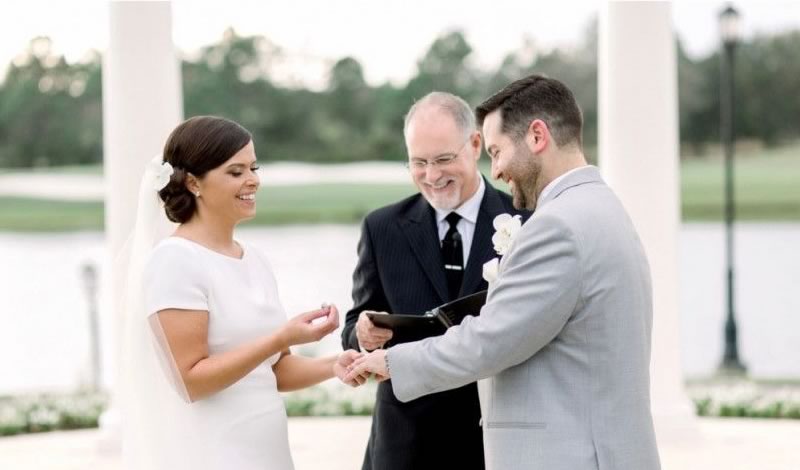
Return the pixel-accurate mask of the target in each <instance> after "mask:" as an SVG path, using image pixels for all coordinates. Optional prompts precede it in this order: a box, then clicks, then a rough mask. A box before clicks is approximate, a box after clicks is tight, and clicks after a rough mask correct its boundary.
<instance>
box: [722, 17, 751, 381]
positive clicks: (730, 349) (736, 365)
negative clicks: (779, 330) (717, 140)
mask: <svg viewBox="0 0 800 470" xmlns="http://www.w3.org/2000/svg"><path fill="white" fill-rule="evenodd" d="M719 27H720V35H721V37H722V54H721V56H720V64H721V67H720V137H721V139H722V146H723V148H724V151H725V266H726V270H727V283H726V284H727V292H726V293H727V318H726V320H725V353H724V355H723V357H722V363H721V364H720V366H719V372H720V373H721V374H723V375H732V374H733V375H743V374H744V373H745V372H746V369H745V367H744V365H743V364H742V362H741V361H740V360H739V349H738V345H737V340H736V336H737V331H736V316H735V313H734V287H733V281H734V275H733V218H734V199H733V142H734V125H733V122H734V121H733V120H734V117H733V110H734V108H733V106H734V87H733V79H734V77H733V56H734V52H735V49H736V44H737V42H738V41H739V12H737V11H736V10H735V9H734V8H733V6H731V5H728V6H727V7H726V8H725V9H724V10H722V12H720V15H719Z"/></svg>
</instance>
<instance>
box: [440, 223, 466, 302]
mask: <svg viewBox="0 0 800 470" xmlns="http://www.w3.org/2000/svg"><path fill="white" fill-rule="evenodd" d="M445 220H447V223H448V224H450V229H449V230H447V233H446V234H445V236H444V240H442V261H444V273H445V275H446V276H447V290H448V291H449V292H450V300H453V299H455V298H457V297H458V292H459V291H460V290H461V281H462V280H463V279H464V251H463V248H462V247H461V234H460V233H458V230H456V225H458V221H459V220H461V216H460V215H458V214H456V213H455V212H451V213H449V214H447V217H445Z"/></svg>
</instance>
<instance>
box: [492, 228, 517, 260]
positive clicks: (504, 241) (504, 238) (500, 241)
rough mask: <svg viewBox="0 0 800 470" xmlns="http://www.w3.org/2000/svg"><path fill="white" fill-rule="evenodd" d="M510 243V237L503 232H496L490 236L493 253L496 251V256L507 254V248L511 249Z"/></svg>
mask: <svg viewBox="0 0 800 470" xmlns="http://www.w3.org/2000/svg"><path fill="white" fill-rule="evenodd" d="M511 241H512V240H511V237H509V236H508V234H506V233H504V232H500V231H498V232H495V233H494V235H492V243H493V244H494V251H496V252H497V254H498V255H504V254H506V253H508V250H509V248H511Z"/></svg>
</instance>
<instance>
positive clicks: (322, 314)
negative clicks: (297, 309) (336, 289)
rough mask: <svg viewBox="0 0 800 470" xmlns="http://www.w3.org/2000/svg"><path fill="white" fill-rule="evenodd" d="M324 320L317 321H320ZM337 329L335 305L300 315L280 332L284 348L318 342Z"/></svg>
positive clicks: (337, 318)
mask: <svg viewBox="0 0 800 470" xmlns="http://www.w3.org/2000/svg"><path fill="white" fill-rule="evenodd" d="M322 318H324V320H318V321H316V322H315V321H314V320H317V319H322ZM338 327H339V310H337V309H336V306H335V305H330V306H326V307H323V308H321V309H319V310H312V311H310V312H305V313H301V314H300V315H297V316H296V317H294V318H292V319H291V320H289V321H288V322H286V324H284V325H283V327H282V328H281V330H280V335H281V336H282V338H283V342H284V344H286V346H287V347H288V346H293V345H295V344H305V343H310V342H312V341H319V340H320V339H322V338H323V337H325V336H326V335H328V334H330V333H333V331H334V330H336V328H338Z"/></svg>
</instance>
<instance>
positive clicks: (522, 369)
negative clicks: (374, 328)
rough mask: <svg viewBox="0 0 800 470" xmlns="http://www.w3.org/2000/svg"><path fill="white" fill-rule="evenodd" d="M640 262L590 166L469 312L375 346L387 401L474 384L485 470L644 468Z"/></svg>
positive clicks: (647, 313) (643, 279)
mask: <svg viewBox="0 0 800 470" xmlns="http://www.w3.org/2000/svg"><path fill="white" fill-rule="evenodd" d="M652 318H653V313H652V290H651V286H650V270H649V267H648V264H647V259H646V258H645V254H644V250H643V248H642V245H641V243H640V241H639V238H638V235H637V234H636V231H635V229H634V227H633V225H632V223H631V221H630V219H629V218H628V215H627V213H626V212H625V210H624V208H623V207H622V204H621V203H620V201H619V200H618V199H617V197H616V196H615V195H614V193H613V192H612V191H611V189H610V188H609V187H608V186H606V184H605V183H604V182H603V180H602V179H601V177H600V173H599V171H598V170H597V168H595V167H585V168H582V169H580V170H577V171H575V172H573V173H571V174H569V175H567V176H566V177H565V178H564V179H562V180H561V181H560V182H558V183H557V184H556V186H555V187H554V188H553V191H551V192H550V193H549V194H548V195H546V199H544V200H541V201H539V204H538V207H537V210H536V212H534V214H533V215H532V216H531V218H530V219H529V220H528V222H526V223H525V224H524V225H523V227H522V230H521V231H520V232H519V233H518V234H517V238H516V239H515V240H514V243H513V245H512V247H511V249H510V251H509V253H508V254H507V255H506V256H505V257H504V259H503V261H502V263H501V264H500V275H499V277H498V279H497V281H496V282H495V283H494V284H493V285H492V287H491V288H490V292H489V297H488V299H487V303H486V305H485V306H484V307H483V309H482V310H481V315H480V316H479V317H468V318H467V319H466V320H465V321H464V322H463V323H462V324H461V325H460V326H459V327H454V328H450V329H449V330H448V331H447V333H446V334H445V335H443V336H439V337H436V338H428V339H425V340H423V341H419V342H416V343H408V344H401V345H397V346H395V347H393V348H392V349H389V350H388V352H387V354H388V359H387V360H388V363H389V369H390V373H391V376H392V382H393V385H394V393H395V395H396V396H397V398H398V399H400V400H401V401H408V400H412V399H415V398H417V397H419V396H422V395H427V394H429V393H435V392H439V391H442V390H447V389H451V388H455V387H459V386H461V385H464V384H466V383H469V382H472V381H474V380H476V379H484V378H489V379H487V380H484V381H482V383H481V392H482V393H481V397H480V398H481V405H482V409H483V411H484V413H483V436H484V448H485V454H486V464H487V466H486V468H487V469H489V470H516V469H530V470H534V469H535V470H559V469H563V470H590V469H598V470H612V469H613V470H623V469H627V470H655V469H659V468H660V463H659V457H658V450H657V448H656V441H655V433H654V430H653V422H652V417H651V413H650V376H649V363H650V332H651V329H652Z"/></svg>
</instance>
